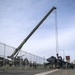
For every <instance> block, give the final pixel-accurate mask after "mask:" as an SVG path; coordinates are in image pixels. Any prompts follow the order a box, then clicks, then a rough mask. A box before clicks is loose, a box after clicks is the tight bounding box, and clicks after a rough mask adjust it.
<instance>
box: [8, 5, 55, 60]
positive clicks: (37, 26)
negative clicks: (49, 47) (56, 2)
mask: <svg viewBox="0 0 75 75" xmlns="http://www.w3.org/2000/svg"><path fill="white" fill-rule="evenodd" d="M54 9H56V7H54V6H53V7H52V8H51V10H50V11H49V12H48V13H47V14H46V15H45V16H44V17H43V18H42V20H41V21H40V22H39V23H38V24H37V25H36V26H35V28H34V29H33V30H32V31H31V32H30V33H29V35H28V36H27V37H26V38H25V39H24V40H23V41H22V43H21V44H20V45H19V46H18V47H17V48H16V49H15V51H14V52H13V53H12V54H11V56H8V58H11V59H13V58H16V57H17V55H18V53H19V51H20V50H21V48H22V46H23V45H24V44H25V43H26V42H27V40H28V39H29V38H30V37H31V36H32V34H33V33H34V32H35V31H36V30H37V29H38V28H39V26H40V25H41V24H42V23H43V22H44V21H45V19H46V18H47V17H48V16H49V15H50V14H51V13H52V11H53V10H54Z"/></svg>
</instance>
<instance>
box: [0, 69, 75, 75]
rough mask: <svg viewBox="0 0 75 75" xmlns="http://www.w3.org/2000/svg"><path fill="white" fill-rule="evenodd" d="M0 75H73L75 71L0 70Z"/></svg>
mask: <svg viewBox="0 0 75 75" xmlns="http://www.w3.org/2000/svg"><path fill="white" fill-rule="evenodd" d="M53 71H55V72H53ZM51 72H52V73H51ZM0 75H75V69H73V70H71V69H69V70H66V69H60V70H58V71H56V70H50V69H33V70H0Z"/></svg>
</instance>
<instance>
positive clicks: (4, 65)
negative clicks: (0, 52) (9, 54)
mask: <svg viewBox="0 0 75 75" xmlns="http://www.w3.org/2000/svg"><path fill="white" fill-rule="evenodd" d="M5 50H6V44H4V60H3V66H5Z"/></svg>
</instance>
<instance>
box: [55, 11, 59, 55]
mask: <svg viewBox="0 0 75 75" xmlns="http://www.w3.org/2000/svg"><path fill="white" fill-rule="evenodd" d="M55 39H56V56H57V55H58V54H59V42H58V21H57V10H55Z"/></svg>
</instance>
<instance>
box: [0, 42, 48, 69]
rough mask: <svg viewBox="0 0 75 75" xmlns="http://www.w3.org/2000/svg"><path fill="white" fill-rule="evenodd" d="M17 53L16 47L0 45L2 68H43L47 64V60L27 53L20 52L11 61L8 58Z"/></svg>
mask: <svg viewBox="0 0 75 75" xmlns="http://www.w3.org/2000/svg"><path fill="white" fill-rule="evenodd" d="M14 51H15V48H14V47H11V46H8V45H6V44H3V43H0V67H2V66H6V65H8V66H9V67H12V66H15V67H34V68H36V67H43V66H44V63H46V62H47V61H46V59H45V58H43V57H39V56H36V55H33V54H31V53H28V52H26V51H22V50H20V51H19V54H18V56H17V57H16V58H13V59H10V58H8V56H11V54H12V53H13V52H14Z"/></svg>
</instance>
